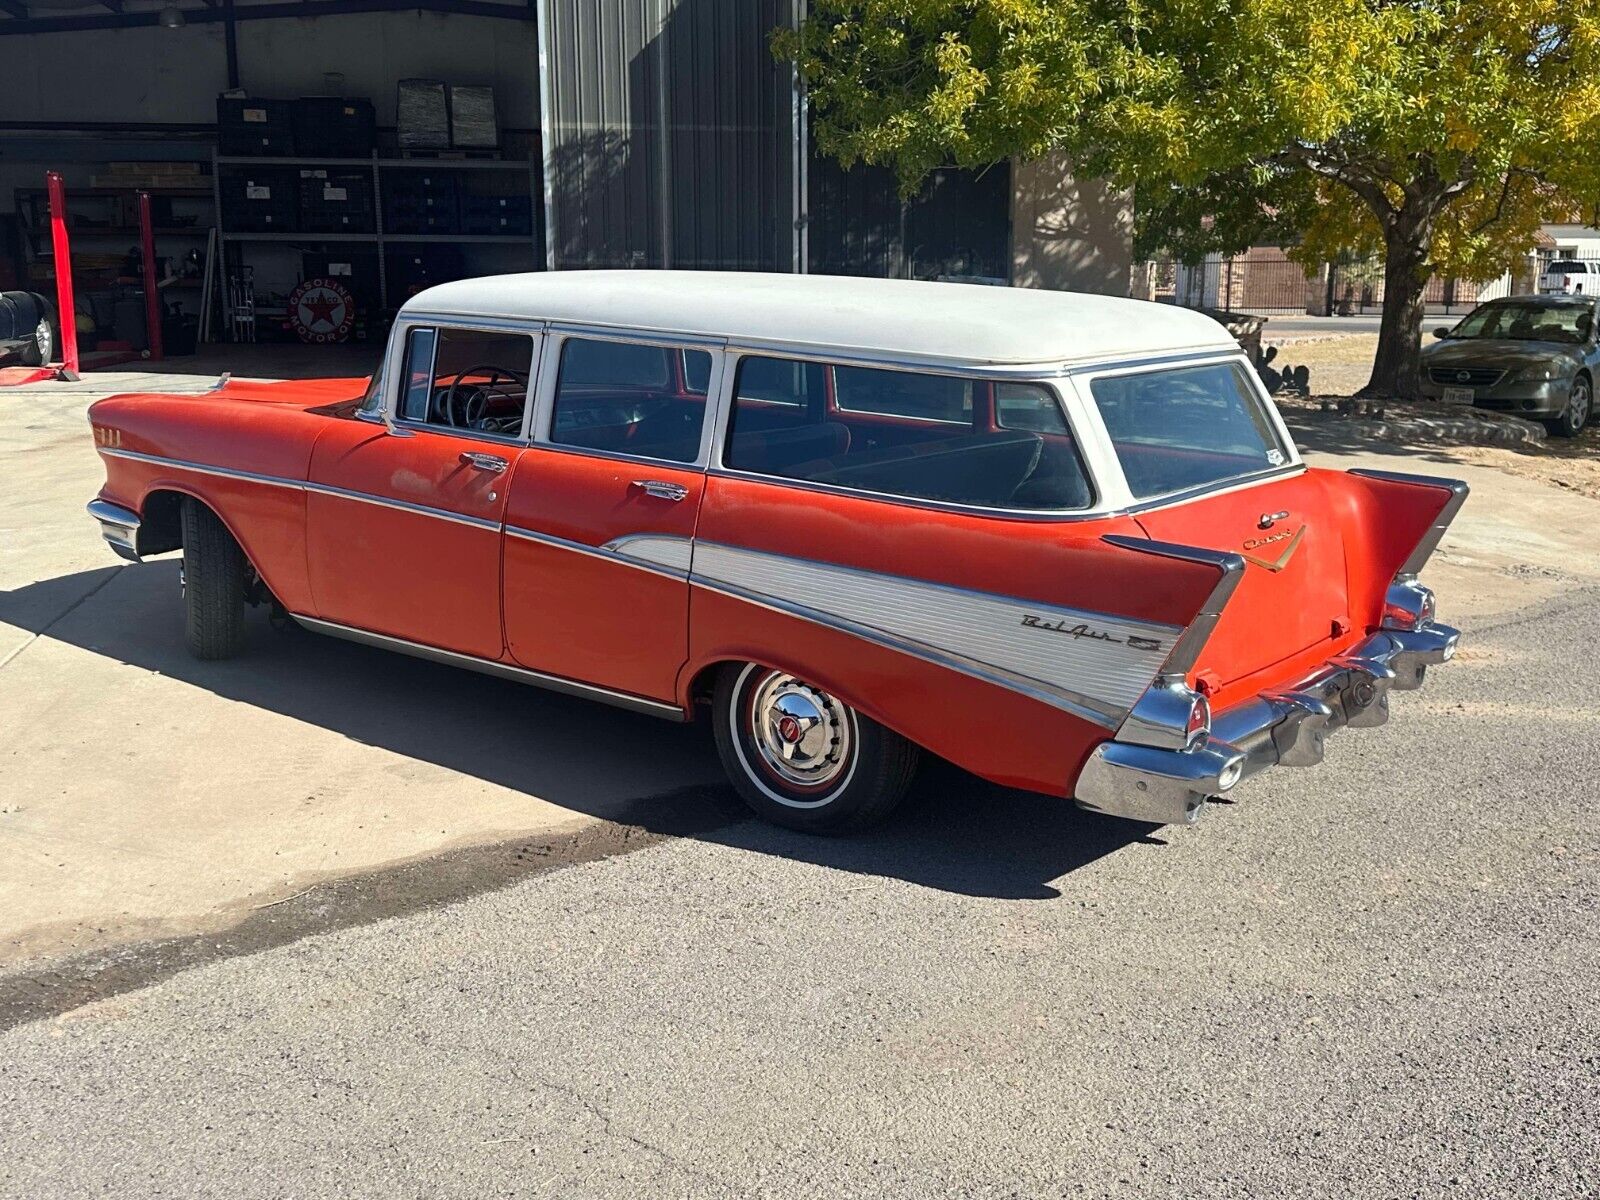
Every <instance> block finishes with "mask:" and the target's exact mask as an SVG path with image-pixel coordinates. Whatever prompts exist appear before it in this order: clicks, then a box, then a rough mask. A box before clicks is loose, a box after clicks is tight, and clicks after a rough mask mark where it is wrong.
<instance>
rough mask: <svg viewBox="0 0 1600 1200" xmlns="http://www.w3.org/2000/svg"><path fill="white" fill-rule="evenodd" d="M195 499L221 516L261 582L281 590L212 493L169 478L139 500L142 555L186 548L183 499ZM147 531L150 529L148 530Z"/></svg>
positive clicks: (274, 590) (272, 589)
mask: <svg viewBox="0 0 1600 1200" xmlns="http://www.w3.org/2000/svg"><path fill="white" fill-rule="evenodd" d="M185 500H193V501H194V502H195V503H196V504H200V505H203V506H204V507H205V508H206V510H207V511H209V512H210V513H211V514H212V515H213V516H215V517H216V518H217V520H219V521H221V522H222V526H223V528H224V529H226V530H227V531H228V535H229V536H230V537H232V538H233V540H234V541H235V542H237V543H238V545H239V549H240V550H241V551H243V553H244V556H245V561H246V562H248V563H249V564H250V567H251V569H252V570H253V571H255V573H256V574H257V575H258V576H260V578H261V582H262V583H264V584H265V585H266V587H267V590H268V591H269V592H271V593H272V594H273V595H275V596H276V595H280V594H281V593H279V592H278V590H277V589H276V588H275V587H274V585H273V581H272V578H271V577H270V576H269V575H268V574H267V572H266V571H264V570H262V567H261V563H260V561H259V560H258V557H257V556H256V555H254V554H252V553H251V552H250V545H249V542H247V541H246V540H245V539H244V538H243V537H241V536H240V535H239V530H238V528H236V527H235V525H234V523H233V522H232V521H230V520H229V519H228V514H227V513H225V512H224V511H223V510H222V507H221V506H220V505H218V504H217V503H216V502H215V501H214V500H213V499H212V498H211V497H209V496H206V495H203V494H201V493H200V492H199V491H197V490H196V489H194V488H191V487H186V486H184V485H183V484H180V483H177V482H174V481H171V480H166V481H163V482H161V483H159V484H157V485H156V486H153V487H151V488H150V489H149V490H148V491H146V492H145V494H144V497H143V498H142V499H141V500H140V502H139V553H140V555H150V554H165V553H167V552H169V551H172V550H182V549H183V502H184V501H185ZM147 531H149V532H148V533H147Z"/></svg>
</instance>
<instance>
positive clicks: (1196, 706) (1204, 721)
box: [1184, 695, 1211, 746]
mask: <svg viewBox="0 0 1600 1200" xmlns="http://www.w3.org/2000/svg"><path fill="white" fill-rule="evenodd" d="M1210 733H1211V704H1210V702H1209V701H1207V700H1206V698H1205V697H1204V696H1200V695H1196V696H1195V698H1194V702H1193V703H1192V704H1190V705H1189V723H1188V726H1187V728H1185V730H1184V742H1185V744H1186V745H1189V746H1192V745H1194V744H1195V743H1196V742H1198V741H1202V740H1203V739H1204V738H1205V737H1206V736H1207V735H1209V734H1210Z"/></svg>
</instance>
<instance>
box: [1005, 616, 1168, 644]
mask: <svg viewBox="0 0 1600 1200" xmlns="http://www.w3.org/2000/svg"><path fill="white" fill-rule="evenodd" d="M1022 624H1023V625H1024V626H1026V627H1027V628H1029V629H1045V630H1048V631H1049V632H1051V633H1060V634H1064V635H1066V636H1067V637H1069V638H1073V639H1077V638H1088V639H1089V640H1090V641H1092V642H1111V643H1112V644H1114V645H1117V646H1131V647H1132V648H1133V649H1135V650H1159V649H1161V642H1160V640H1159V639H1158V638H1147V637H1138V636H1137V635H1135V634H1131V633H1130V634H1129V635H1128V636H1127V637H1126V638H1119V637H1116V636H1115V635H1113V634H1110V633H1107V632H1106V631H1105V630H1104V629H1095V628H1093V627H1092V626H1090V625H1089V624H1088V623H1086V622H1084V621H1079V622H1078V623H1077V624H1076V625H1068V624H1067V623H1066V621H1064V620H1055V621H1052V620H1049V619H1048V618H1046V617H1036V616H1034V615H1033V614H1032V613H1024V614H1023V617H1022Z"/></svg>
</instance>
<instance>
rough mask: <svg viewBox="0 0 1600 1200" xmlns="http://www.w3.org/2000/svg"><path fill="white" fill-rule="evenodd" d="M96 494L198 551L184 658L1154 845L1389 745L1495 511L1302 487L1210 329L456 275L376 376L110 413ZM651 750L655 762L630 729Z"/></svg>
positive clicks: (1150, 321) (1234, 356) (852, 289)
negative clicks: (345, 643)
mask: <svg viewBox="0 0 1600 1200" xmlns="http://www.w3.org/2000/svg"><path fill="white" fill-rule="evenodd" d="M90 421H91V423H92V425H93V432H94V438H95V442H96V445H97V447H98V449H99V452H100V454H101V455H102V456H103V459H104V462H105V467H106V476H107V478H106V484H105V487H104V488H103V489H102V490H101V492H100V495H99V497H98V498H97V499H96V500H95V501H94V502H93V503H92V504H90V506H89V509H90V512H91V514H92V515H93V516H94V517H95V518H96V519H97V520H98V521H99V522H100V525H101V527H102V530H103V532H104V535H105V537H106V539H107V540H108V541H109V542H110V543H111V545H112V547H113V548H115V549H116V550H117V551H118V552H120V553H121V554H123V555H124V556H126V557H131V558H138V557H141V556H145V555H152V554H160V553H163V552H166V551H174V550H180V549H181V550H182V552H183V569H184V577H185V581H186V588H185V604H186V606H187V614H188V617H187V619H188V641H189V645H190V648H191V649H192V650H193V652H194V653H195V654H197V655H198V656H200V657H201V658H221V657H225V656H228V655H232V654H234V653H236V652H238V651H239V650H240V649H241V648H242V646H243V644H244V624H243V618H244V609H245V607H246V606H247V605H252V604H267V605H270V606H272V607H273V608H274V609H275V610H280V611H282V612H285V613H287V614H289V615H290V616H292V617H293V619H294V620H295V621H297V622H298V623H299V624H300V625H302V626H304V627H306V628H307V629H310V630H315V631H317V632H320V633H326V634H332V635H334V636H337V637H343V638H349V639H353V640H355V641H358V642H365V643H369V644H371V645H375V646H381V647H387V648H389V649H393V650H399V651H402V652H405V653H409V654H415V655H421V656H423V657H426V658H430V659H435V660H437V661H440V662H445V663H452V664H456V665H459V666H463V667H469V668H474V669H477V670H480V671H485V672H488V673H490V674H494V675H499V676H503V677H506V678H510V679H515V680H521V681H524V682H527V683H533V684H538V685H542V686H544V687H549V688H554V689H556V690H558V691H562V692H568V693H571V694H572V695H575V696H581V697H586V698H589V699H593V700H603V701H609V702H611V703H614V704H619V705H623V706H626V707H628V708H631V709H634V710H637V711H639V712H644V713H652V714H656V715H659V716H663V717H667V718H669V719H672V720H677V721H687V720H690V719H693V718H695V717H696V716H699V715H701V714H705V715H708V716H709V718H710V720H711V721H712V722H713V725H714V732H715V737H716V743H717V746H718V749H719V751H720V753H721V756H722V760H723V763H724V765H725V766H726V768H727V771H728V774H729V775H730V776H731V778H732V780H733V782H734V785H735V786H736V788H737V789H738V791H739V793H740V794H741V795H742V796H743V797H744V799H745V800H746V801H747V802H748V803H749V805H750V806H751V807H752V808H754V809H755V810H756V811H757V812H758V813H759V814H761V815H763V816H765V817H767V818H769V819H771V820H774V821H778V822H781V823H783V824H786V825H790V826H794V827H797V828H800V829H806V830H814V831H827V830H837V829H842V828H849V827H854V826H860V825H863V824H865V823H867V822H869V821H871V820H874V819H876V818H879V817H881V816H883V815H884V814H886V813H887V812H888V811H889V810H890V809H891V808H892V807H893V806H894V804H895V803H896V802H897V801H898V800H899V799H900V797H901V796H902V794H903V793H904V792H905V790H906V788H907V786H908V784H909V782H910V780H911V777H912V774H913V772H914V770H915V767H916V764H917V760H918V756H919V752H920V749H922V748H925V749H927V750H928V751H931V752H933V753H935V754H938V755H942V756H943V757H944V758H946V759H949V760H951V761H953V762H955V763H957V764H959V765H960V766H962V767H965V768H966V769H968V770H969V771H972V772H974V773H976V774H978V775H980V776H983V777H984V778H987V779H990V780H994V781H996V782H998V783H1001V784H1006V785H1010V786H1015V787H1019V788H1028V789H1032V790H1035V791H1039V792H1045V793H1050V794H1053V795H1057V796H1060V797H1062V798H1063V799H1066V798H1071V799H1073V800H1075V801H1076V802H1077V803H1078V804H1080V805H1082V806H1084V807H1085V808H1089V809H1093V810H1095V811H1098V812H1102V813H1109V814H1114V815H1117V816H1122V817H1129V818H1134V819H1137V820H1141V821H1149V822H1162V823H1182V822H1189V821H1192V820H1194V818H1195V817H1196V815H1197V814H1198V813H1199V811H1200V810H1201V808H1202V806H1203V805H1204V804H1205V802H1206V800H1207V799H1208V798H1210V797H1213V796H1217V795H1221V794H1223V793H1226V792H1228V791H1230V790H1231V789H1232V788H1234V787H1235V786H1236V785H1237V784H1238V783H1239V781H1240V780H1241V779H1243V778H1245V777H1246V776H1248V775H1250V774H1252V773H1253V772H1255V771H1258V770H1260V769H1262V768H1265V767H1268V766H1271V765H1273V764H1283V765H1285V766H1309V765H1312V764H1314V763H1317V762H1318V761H1320V760H1321V758H1322V756H1323V743H1324V738H1325V737H1326V735H1327V734H1329V733H1330V732H1332V731H1334V730H1337V729H1340V728H1342V727H1344V726H1354V727H1367V726H1376V725H1381V724H1383V723H1384V722H1385V721H1386V720H1387V719H1388V715H1389V693H1390V692H1391V691H1392V690H1400V689H1408V688H1415V687H1418V686H1420V685H1421V683H1422V681H1423V674H1424V671H1425V669H1426V668H1427V666H1428V665H1430V664H1434V663H1442V662H1445V661H1446V660H1448V659H1449V658H1450V657H1451V655H1452V653H1453V652H1454V650H1455V646H1456V639H1457V633H1456V631H1455V630H1453V629H1451V628H1449V627H1448V626H1445V625H1441V624H1439V623H1437V622H1436V621H1435V620H1434V603H1433V596H1432V594H1431V593H1430V592H1429V590H1428V589H1427V588H1425V587H1423V586H1422V585H1421V584H1420V583H1419V582H1418V580H1417V575H1418V572H1419V570H1420V569H1421V568H1422V566H1423V564H1424V562H1426V560H1427V559H1428V557H1429V555H1430V553H1431V552H1432V551H1433V549H1434V547H1435V546H1436V545H1437V544H1438V542H1439V539H1440V537H1441V536H1442V534H1443V532H1444V530H1445V527H1446V526H1447V525H1448V524H1449V522H1450V521H1451V519H1452V518H1453V517H1454V516H1455V514H1456V511H1457V510H1458V509H1459V508H1460V506H1461V504H1462V501H1463V500H1464V499H1465V497H1466V487H1465V486H1464V485H1462V484H1460V483H1456V482H1452V481H1450V480H1447V479H1435V478H1428V477H1417V476H1408V475H1396V474H1389V473H1386V472H1377V471H1349V472H1342V471H1332V470H1323V469H1315V468H1308V467H1307V466H1306V465H1305V464H1304V463H1303V462H1302V461H1301V459H1300V456H1299V454H1298V453H1297V451H1296V450H1295V447H1294V444H1293V442H1292V441H1291V440H1290V438H1289V434H1288V432H1287V431H1286V429H1285V428H1284V424H1283V421H1282V419H1281V418H1280V416H1279V414H1278V412H1277V411H1276V409H1275V408H1274V407H1273V405H1272V403H1271V402H1270V401H1269V400H1268V398H1267V396H1266V395H1265V394H1264V393H1263V391H1262V388H1261V386H1260V384H1259V382H1258V381H1257V379H1256V377H1255V374H1254V372H1253V371H1252V369H1251V367H1250V364H1249V363H1248V362H1247V361H1246V359H1245V358H1244V356H1243V355H1242V354H1241V352H1240V350H1239V348H1238V346H1237V345H1235V344H1234V343H1233V342H1231V341H1230V340H1229V338H1228V336H1227V334H1226V333H1225V332H1224V330H1223V329H1222V327H1221V326H1219V325H1217V324H1216V323H1215V322H1213V321H1211V320H1209V319H1208V318H1206V317H1203V316H1200V315H1198V314H1195V313H1191V312H1187V311H1184V310H1183V309H1180V308H1174V307H1169V306H1164V305H1157V304H1146V303H1140V302H1137V301H1132V300H1118V299H1108V298H1103V297H1097V296H1084V295H1073V294H1067V293H1052V292H1041V291H1025V290H1013V289H1002V288H982V287H972V286H965V285H959V284H935V283H912V282H901V281H888V280H866V279H834V278H824V277H815V276H778V275H756V274H711V273H681V272H679V273H675V272H649V271H636V272H577V273H548V274H533V275H521V276H507V277H500V278H492V279H474V280H466V281H462V282H459V283H451V284H445V285H443V286H441V287H435V288H433V289H430V290H428V291H425V292H423V293H422V294H420V295H418V296H416V297H415V298H414V299H412V300H411V301H409V302H408V303H407V304H406V305H405V307H404V309H403V310H402V311H401V312H400V314H399V318H398V320H397V322H396V323H395V326H394V330H393V333H392V336H391V338H390V341H389V344H388V348H387V352H386V354H385V357H384V361H383V364H382V368H381V369H380V370H379V371H378V372H377V373H376V374H375V375H374V376H373V377H372V379H371V381H370V382H368V381H366V380H328V381H317V382H311V383H305V382H289V383H271V384H259V383H245V382H229V383H225V384H224V385H222V386H219V387H218V388H217V389H216V390H214V391H212V392H209V393H207V394H204V395H126V396H116V397H113V398H110V399H106V400H102V401H100V402H99V403H97V404H95V405H94V406H93V408H92V409H91V410H90ZM623 750H624V752H625V750H626V748H625V747H624V748H623Z"/></svg>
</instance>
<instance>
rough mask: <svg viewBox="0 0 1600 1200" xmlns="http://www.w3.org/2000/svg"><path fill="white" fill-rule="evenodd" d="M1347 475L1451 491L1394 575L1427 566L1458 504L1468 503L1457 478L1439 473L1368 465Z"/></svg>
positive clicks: (1354, 469) (1419, 569)
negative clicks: (1413, 473) (1380, 468)
mask: <svg viewBox="0 0 1600 1200" xmlns="http://www.w3.org/2000/svg"><path fill="white" fill-rule="evenodd" d="M1350 474H1352V475H1361V476H1364V477H1365V478H1367V479H1385V480H1388V481H1389V482H1390V483H1410V484H1415V485H1418V486H1420V487H1434V488H1445V489H1447V490H1448V491H1449V492H1450V499H1448V500H1447V501H1445V505H1444V507H1443V508H1442V509H1440V510H1439V515H1438V516H1437V517H1435V518H1434V519H1433V524H1432V525H1431V526H1430V527H1429V529H1428V532H1427V533H1425V534H1423V535H1422V540H1421V541H1419V542H1418V543H1417V544H1416V547H1415V548H1414V549H1413V550H1412V551H1411V555H1410V557H1409V558H1407V559H1406V561H1405V563H1404V564H1403V565H1402V566H1401V568H1400V570H1399V572H1397V574H1396V578H1397V579H1398V578H1400V577H1402V576H1408V575H1416V574H1417V573H1418V572H1420V571H1421V570H1422V568H1423V567H1424V566H1426V565H1427V562H1428V559H1430V558H1432V557H1433V552H1434V551H1435V550H1437V549H1438V548H1439V542H1440V541H1441V540H1443V538H1444V535H1445V530H1447V529H1449V528H1450V525H1451V522H1453V521H1454V520H1455V519H1456V514H1457V513H1459V512H1460V511H1461V506H1462V505H1463V504H1465V503H1466V502H1467V496H1468V494H1469V493H1470V492H1471V491H1472V489H1471V488H1470V487H1468V486H1467V484H1466V483H1465V482H1464V481H1462V480H1460V479H1445V478H1443V477H1442V476H1438V475H1410V474H1407V473H1405V472H1403V471H1379V470H1374V469H1372V468H1370V467H1353V468H1351V471H1350Z"/></svg>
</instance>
